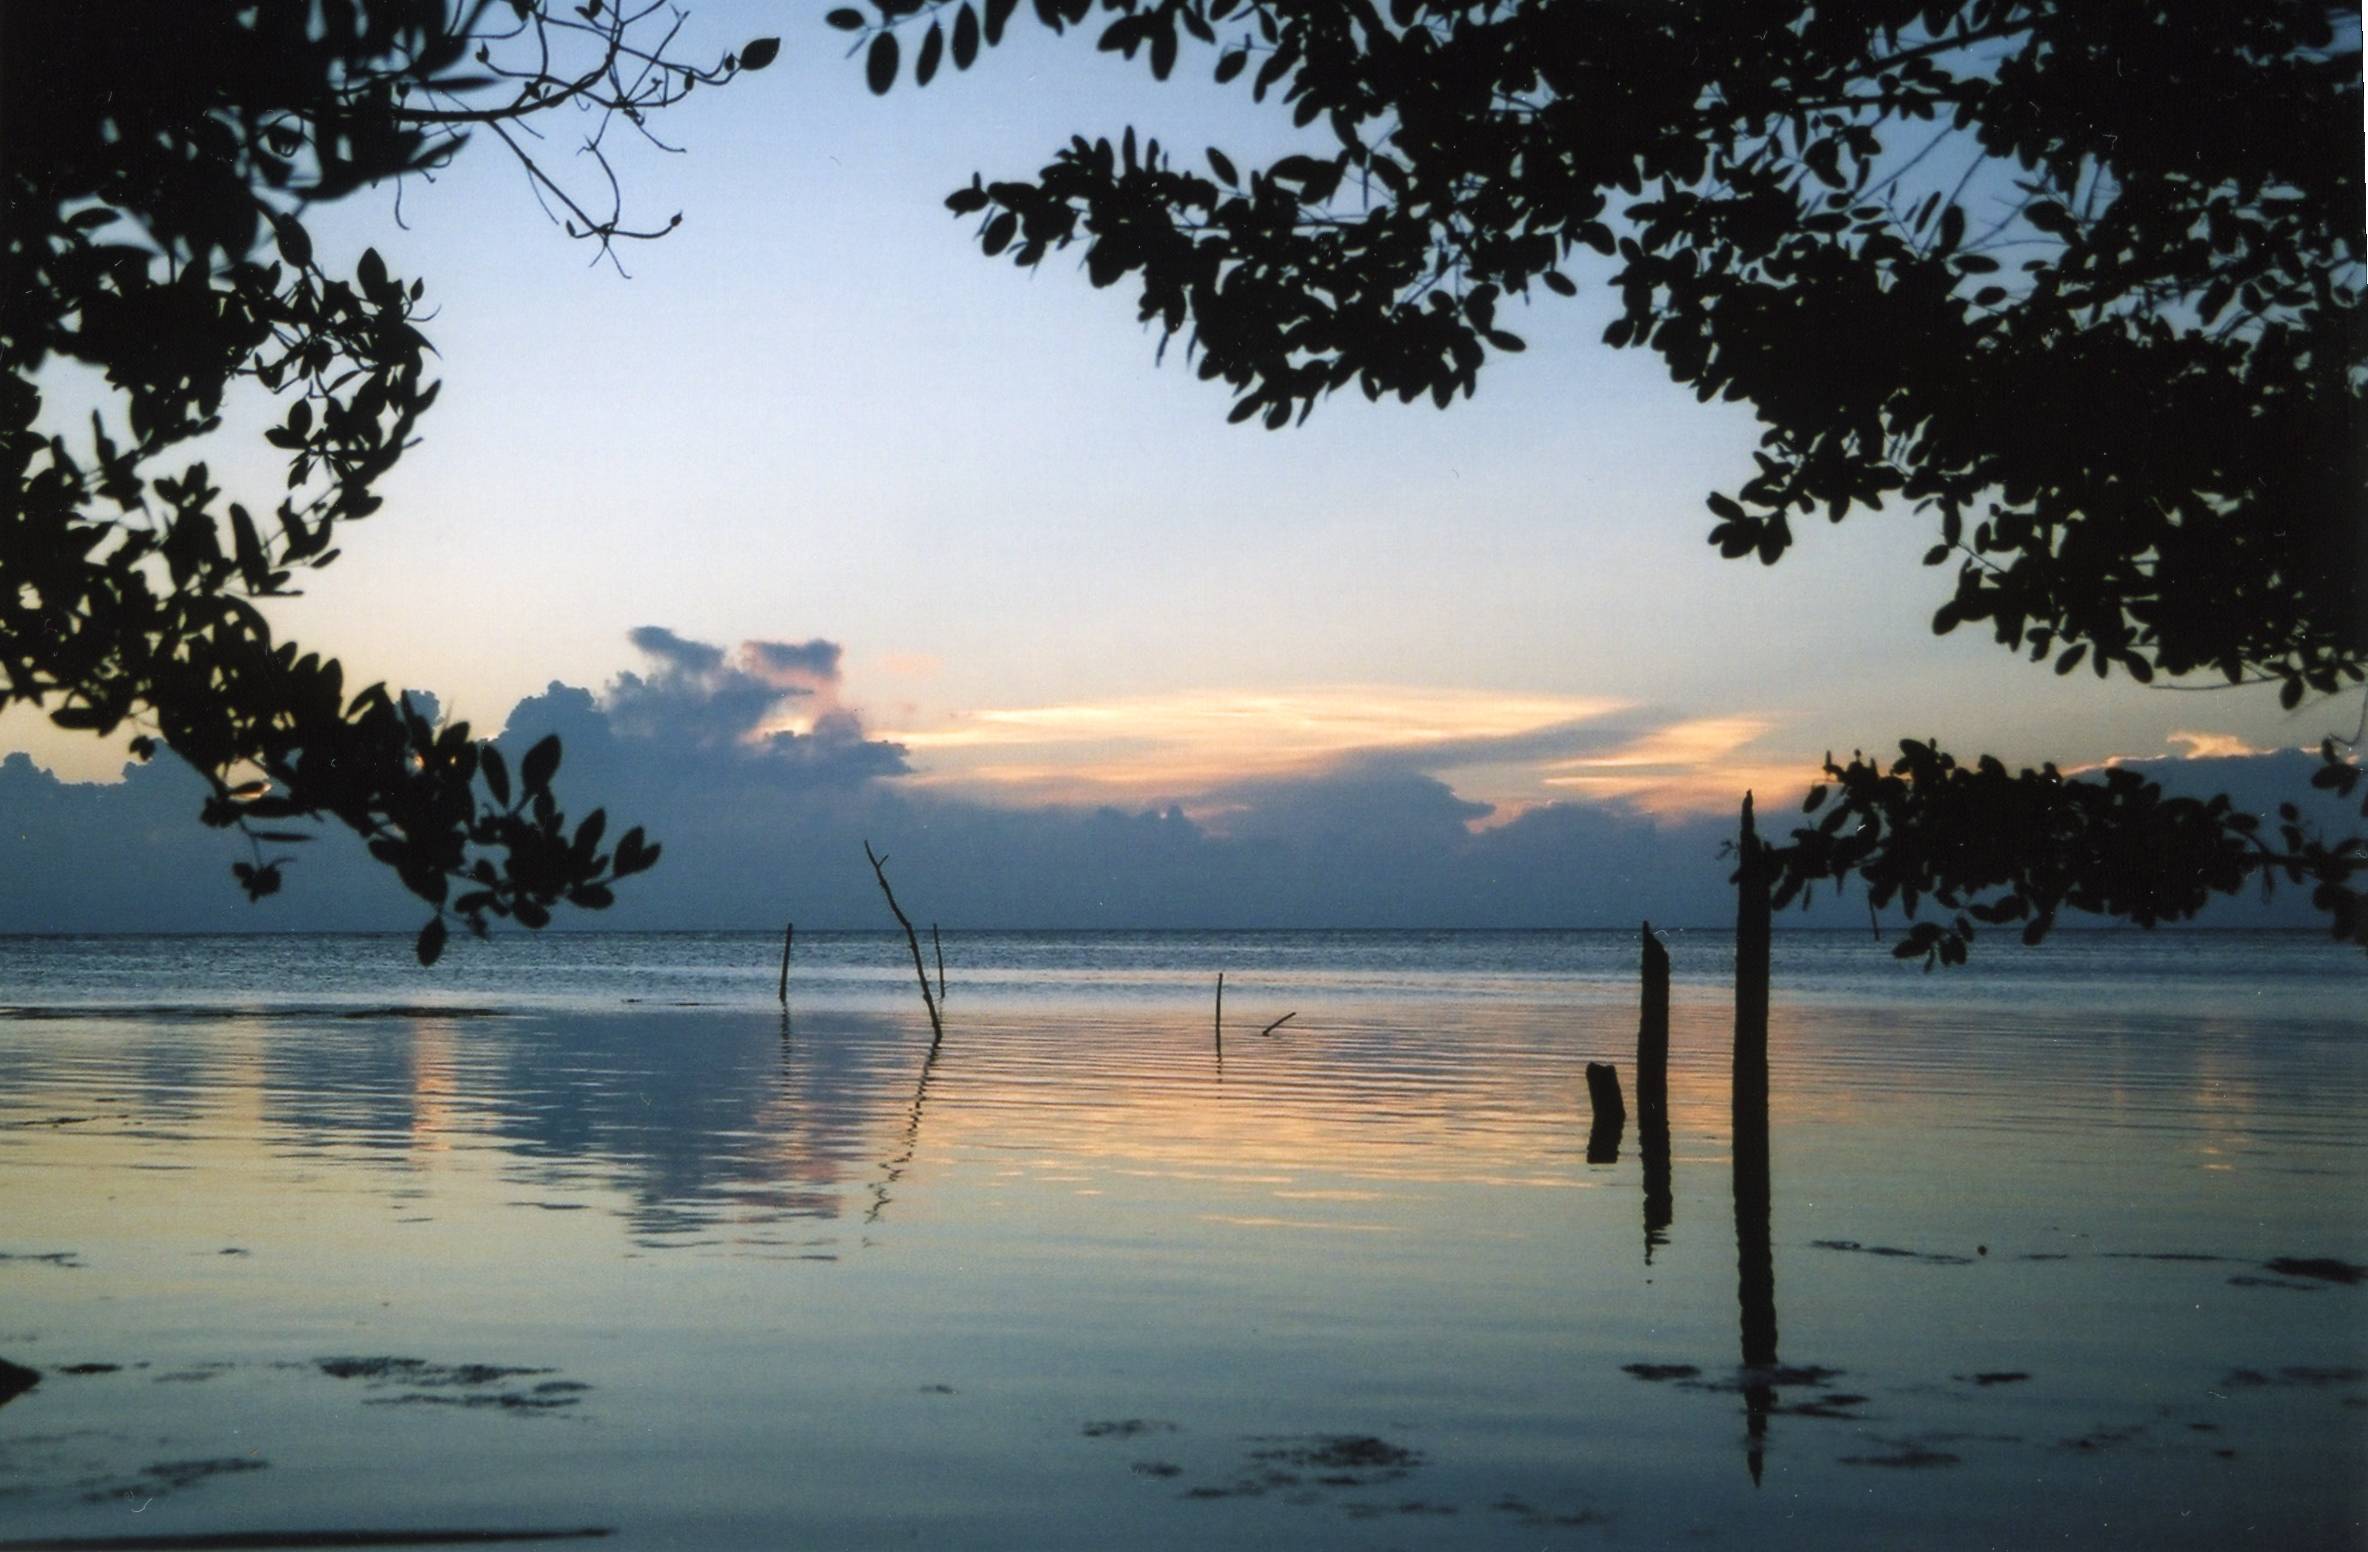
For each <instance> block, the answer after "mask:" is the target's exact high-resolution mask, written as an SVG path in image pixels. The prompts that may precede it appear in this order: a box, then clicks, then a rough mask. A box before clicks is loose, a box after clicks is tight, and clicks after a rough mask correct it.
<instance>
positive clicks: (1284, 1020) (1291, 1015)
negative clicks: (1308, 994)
mask: <svg viewBox="0 0 2368 1552" xmlns="http://www.w3.org/2000/svg"><path fill="white" fill-rule="evenodd" d="M1297 1017H1299V1010H1298V1009H1297V1008H1293V1009H1292V1010H1291V1011H1290V1012H1288V1013H1286V1014H1284V1015H1283V1016H1282V1017H1281V1018H1279V1019H1276V1020H1275V1021H1274V1022H1273V1023H1271V1024H1269V1025H1267V1026H1266V1027H1265V1028H1264V1029H1261V1030H1260V1031H1258V1033H1260V1034H1262V1035H1271V1034H1273V1033H1274V1032H1275V1031H1276V1030H1278V1029H1280V1028H1282V1027H1283V1026H1284V1025H1285V1024H1288V1023H1290V1022H1291V1020H1293V1019H1295V1018H1297Z"/></svg>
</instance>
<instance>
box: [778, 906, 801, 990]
mask: <svg viewBox="0 0 2368 1552" xmlns="http://www.w3.org/2000/svg"><path fill="white" fill-rule="evenodd" d="M797 940H798V924H797V923H796V922H791V923H790V924H789V928H788V930H787V931H785V932H783V933H782V934H781V1005H782V1006H783V1007H785V1008H786V1007H788V1006H789V946H790V945H791V944H792V943H795V942H796V941H797Z"/></svg>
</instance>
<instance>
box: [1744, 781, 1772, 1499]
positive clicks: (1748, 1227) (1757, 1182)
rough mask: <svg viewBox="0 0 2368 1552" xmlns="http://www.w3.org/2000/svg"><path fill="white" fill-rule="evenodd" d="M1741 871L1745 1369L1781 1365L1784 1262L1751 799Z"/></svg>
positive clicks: (1761, 1429) (1754, 1409)
mask: <svg viewBox="0 0 2368 1552" xmlns="http://www.w3.org/2000/svg"><path fill="white" fill-rule="evenodd" d="M1737 850H1738V852H1739V853H1740V855H1741V859H1742V860H1741V865H1740V866H1739V867H1738V868H1737V869H1736V872H1735V1092H1734V1121H1735V1263H1736V1285H1737V1288H1736V1291H1737V1300H1738V1303H1739V1304H1740V1306H1741V1313H1742V1339H1743V1340H1742V1346H1743V1363H1744V1367H1745V1368H1747V1369H1752V1370H1759V1371H1766V1370H1769V1369H1772V1368H1774V1366H1775V1363H1776V1257H1775V1236H1774V1226H1773V1224H1772V1223H1771V1221H1770V1219H1771V1208H1772V1205H1773V1200H1774V1191H1773V1183H1772V1181H1771V1179H1770V1176H1769V1170H1768V932H1769V923H1768V889H1769V879H1768V857H1767V852H1766V849H1765V848H1764V847H1762V846H1761V845H1760V838H1759V831H1758V829H1757V828H1756V827H1755V826H1754V824H1753V822H1752V812H1751V797H1750V794H1748V793H1746V794H1745V795H1744V798H1743V827H1742V835H1741V837H1740V839H1739V843H1738V846H1737ZM1772 1390H1773V1387H1772V1386H1771V1385H1770V1384H1769V1383H1768V1381H1767V1380H1766V1378H1765V1377H1764V1376H1755V1377H1754V1378H1753V1380H1752V1381H1751V1382H1750V1383H1747V1384H1746V1386H1745V1388H1744V1411H1745V1415H1746V1419H1747V1425H1748V1426H1747V1429H1746V1432H1747V1435H1748V1443H1747V1444H1746V1447H1745V1458H1746V1460H1747V1462H1748V1464H1749V1465H1750V1468H1751V1479H1752V1482H1753V1484H1754V1485H1755V1486H1756V1485H1757V1484H1758V1482H1759V1480H1760V1471H1761V1464H1762V1454H1761V1447H1762V1442H1763V1441H1764V1439H1765V1437H1766V1434H1767V1427H1768V1423H1767V1419H1768V1416H1769V1414H1770V1413H1771V1412H1772V1411H1773V1410H1774V1407H1773V1395H1772Z"/></svg>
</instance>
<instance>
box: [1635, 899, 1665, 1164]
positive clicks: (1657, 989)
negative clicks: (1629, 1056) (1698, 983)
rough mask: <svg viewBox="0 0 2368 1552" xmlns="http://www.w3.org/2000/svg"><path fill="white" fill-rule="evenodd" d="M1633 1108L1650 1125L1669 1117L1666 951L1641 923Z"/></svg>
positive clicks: (1651, 927)
mask: <svg viewBox="0 0 2368 1552" xmlns="http://www.w3.org/2000/svg"><path fill="white" fill-rule="evenodd" d="M1636 1108H1637V1112H1638V1113H1639V1115H1641V1116H1642V1117H1643V1119H1644V1123H1645V1124H1646V1125H1647V1126H1650V1125H1651V1124H1652V1122H1653V1118H1654V1117H1655V1116H1659V1117H1661V1118H1663V1121H1664V1124H1666V1120H1667V1117H1668V1114H1669V950H1667V949H1665V948H1663V947H1662V946H1661V940H1660V939H1659V938H1656V937H1654V936H1653V924H1652V923H1651V922H1646V923H1645V924H1644V1010H1643V1014H1642V1016H1641V1017H1640V1018H1639V1019H1638V1020H1637V1025H1636Z"/></svg>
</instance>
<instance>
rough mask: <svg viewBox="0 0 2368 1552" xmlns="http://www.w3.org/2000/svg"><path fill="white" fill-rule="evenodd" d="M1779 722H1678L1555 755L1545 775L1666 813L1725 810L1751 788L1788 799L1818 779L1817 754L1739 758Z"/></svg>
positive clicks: (1563, 785) (1589, 793)
mask: <svg viewBox="0 0 2368 1552" xmlns="http://www.w3.org/2000/svg"><path fill="white" fill-rule="evenodd" d="M1773 726H1774V724H1773V723H1771V722H1769V721H1768V720H1767V719H1765V718H1763V717H1701V718H1696V719H1694V720H1691V721H1687V722H1676V723H1672V724H1670V725H1669V726H1668V727H1664V728H1657V729H1655V730H1654V731H1652V732H1650V733H1648V734H1646V735H1645V736H1644V737H1642V738H1639V739H1636V740H1635V741H1633V742H1631V743H1628V744H1624V745H1622V746H1621V747H1620V748H1618V749H1615V750H1613V751H1612V752H1610V753H1609V754H1601V755H1587V756H1582V757H1579V758H1576V759H1569V760H1559V761H1556V762H1555V763H1554V764H1553V765H1552V766H1551V767H1549V772H1550V773H1549V774H1547V775H1545V776H1543V777H1541V778H1540V781H1541V783H1542V784H1543V785H1544V786H1547V787H1552V788H1556V789H1558V790H1560V791H1563V792H1568V793H1571V794H1574V795H1577V796H1583V797H1587V798H1594V799H1606V798H1618V799H1621V800H1624V801H1625V802H1627V803H1628V804H1629V806H1631V807H1633V808H1638V809H1642V810H1643V811H1645V812H1646V813H1649V814H1657V815H1663V816H1675V815H1680V814H1695V813H1702V812H1705V811H1713V810H1725V809H1727V808H1731V807H1733V806H1734V805H1735V803H1736V802H1737V801H1738V800H1739V799H1740V798H1741V797H1742V795H1743V793H1745V792H1746V791H1751V792H1757V793H1761V794H1763V795H1767V796H1770V797H1774V798H1779V799H1781V800H1789V799H1790V798H1792V797H1793V796H1795V795H1797V794H1798V793H1799V792H1801V791H1805V790H1806V789H1807V788H1808V787H1809V785H1810V784H1811V783H1813V782H1814V781H1815V780H1816V779H1817V773H1818V769H1819V767H1818V764H1817V762H1815V761H1809V760H1803V761H1799V762H1794V761H1789V760H1781V761H1780V760H1769V759H1767V758H1765V757H1761V758H1758V759H1739V758H1737V756H1738V754H1739V752H1740V751H1742V750H1743V749H1745V748H1747V747H1748V746H1749V745H1751V744H1753V743H1756V742H1757V741H1758V740H1759V738H1760V736H1761V735H1762V734H1764V733H1766V732H1767V731H1768V730H1769V729H1770V728H1771V727H1773Z"/></svg>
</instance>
